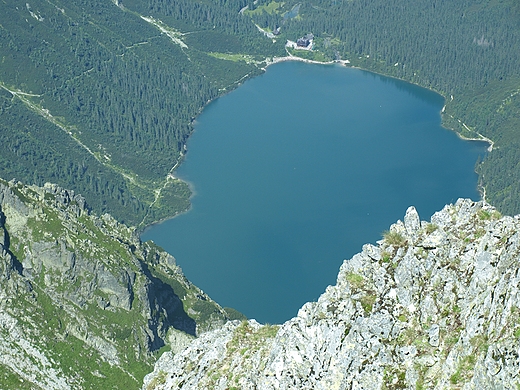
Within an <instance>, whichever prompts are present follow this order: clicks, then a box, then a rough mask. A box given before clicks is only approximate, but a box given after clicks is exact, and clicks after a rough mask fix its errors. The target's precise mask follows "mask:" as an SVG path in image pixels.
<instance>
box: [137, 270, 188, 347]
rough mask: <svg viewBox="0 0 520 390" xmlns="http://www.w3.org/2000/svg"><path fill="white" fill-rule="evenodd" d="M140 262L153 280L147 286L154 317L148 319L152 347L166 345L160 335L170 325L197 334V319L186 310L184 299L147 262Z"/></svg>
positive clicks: (146, 273)
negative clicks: (153, 272)
mask: <svg viewBox="0 0 520 390" xmlns="http://www.w3.org/2000/svg"><path fill="white" fill-rule="evenodd" d="M139 263H140V264H141V268H142V270H143V273H144V274H145V275H146V276H147V277H148V279H149V280H150V282H151V283H150V284H149V285H148V286H147V290H148V302H149V304H150V309H151V312H152V318H151V319H150V320H149V321H148V325H149V327H150V329H151V330H152V332H153V335H154V339H153V341H152V343H151V344H152V345H151V346H150V349H151V350H152V351H155V350H158V349H159V348H161V347H163V346H164V345H165V344H164V340H163V339H162V338H161V336H160V335H161V334H162V335H164V334H166V331H167V330H168V328H169V327H170V326H172V327H174V328H175V329H178V330H181V331H183V332H186V333H188V334H190V335H192V336H196V323H195V320H194V319H193V318H191V317H190V316H188V314H187V313H186V312H185V311H184V307H183V305H182V301H181V300H180V298H179V297H178V296H177V295H176V294H175V292H174V291H173V288H172V287H171V286H170V285H169V284H167V283H164V282H163V281H162V280H161V279H159V278H157V277H155V276H154V275H153V274H152V272H151V271H150V268H149V267H148V265H147V264H146V263H144V262H143V261H140V262H139Z"/></svg>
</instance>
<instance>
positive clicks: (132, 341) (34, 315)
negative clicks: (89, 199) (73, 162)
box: [0, 180, 239, 389]
mask: <svg viewBox="0 0 520 390" xmlns="http://www.w3.org/2000/svg"><path fill="white" fill-rule="evenodd" d="M236 316H239V315H238V314H237V313H234V312H232V311H231V310H230V311H229V312H227V311H226V310H224V309H222V308H221V307H220V306H219V305H218V304H216V303H215V302H213V301H212V300H211V299H210V298H209V297H208V296H207V295H206V294H205V293H204V292H202V291H201V290H199V289H198V288H197V287H195V286H194V285H192V284H191V283H190V282H189V281H188V280H187V279H186V278H185V277H184V275H183V274H182V271H181V270H180V268H179V267H178V266H177V265H176V264H175V259H174V258H173V257H172V256H170V255H169V254H167V253H165V252H164V251H162V249H160V248H159V247H157V246H155V245H154V244H153V243H152V242H146V243H142V242H141V241H140V240H139V237H138V235H137V233H136V231H135V229H133V228H130V227H127V226H124V225H122V224H119V223H118V222H116V221H115V220H114V219H113V218H112V217H111V216H109V215H103V216H101V217H97V216H95V215H92V214H91V213H90V212H89V209H88V206H87V204H86V202H85V199H84V198H83V197H81V196H80V195H77V194H75V193H74V192H73V191H67V190H64V189H62V188H59V187H57V186H55V185H51V184H47V185H45V186H44V187H36V186H24V185H22V184H21V183H19V182H16V181H11V182H6V181H3V180H0V388H5V389H7V388H30V389H34V388H41V389H71V388H77V389H87V388H92V389H100V388H125V389H131V388H139V387H140V385H141V383H142V377H143V376H144V374H145V373H147V372H149V371H150V370H151V368H152V365H153V363H154V361H155V360H156V358H157V356H158V352H159V350H161V351H163V350H165V349H167V348H168V346H169V345H172V348H174V350H176V349H179V348H182V347H183V346H184V345H185V344H186V343H187V342H188V341H189V340H190V339H191V338H193V337H194V336H196V335H198V334H200V333H202V332H204V331H207V330H209V329H211V328H213V327H216V326H220V325H222V324H223V323H224V322H226V321H227V320H228V319H229V318H231V317H232V318H235V317H236ZM161 348H162V349H161Z"/></svg>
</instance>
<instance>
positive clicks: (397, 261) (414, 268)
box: [143, 200, 520, 390]
mask: <svg viewBox="0 0 520 390" xmlns="http://www.w3.org/2000/svg"><path fill="white" fill-rule="evenodd" d="M519 246H520V218H519V217H514V218H513V217H501V216H500V215H499V214H498V213H497V212H496V211H495V210H494V209H493V208H492V207H491V206H489V205H487V204H484V203H482V202H472V201H470V200H459V201H458V202H457V203H456V204H455V205H450V206H446V207H445V208H444V209H443V210H442V211H440V212H438V213H436V214H435V215H434V216H433V217H432V218H431V222H430V223H426V222H421V221H420V219H419V216H418V214H417V212H416V211H415V209H414V208H409V209H408V210H407V212H406V215H405V218H404V222H401V221H398V222H397V223H396V224H394V225H392V226H391V228H390V230H389V232H387V233H386V234H385V235H384V239H383V240H381V241H379V242H378V245H377V246H373V245H365V246H364V247H363V250H362V252H361V253H359V254H357V255H355V256H354V257H353V258H352V259H350V260H347V261H345V262H344V263H343V265H342V266H341V269H340V272H339V275H338V279H337V284H336V285H335V286H329V287H328V288H327V289H326V291H325V293H324V294H323V295H322V296H321V297H320V298H319V299H318V301H317V302H310V303H307V304H305V305H304V306H303V307H302V308H301V309H300V311H299V313H298V316H297V317H295V318H293V319H291V320H289V321H287V322H286V323H284V324H283V325H281V326H279V327H278V326H262V325H260V324H258V323H256V322H255V321H249V322H239V321H235V322H231V323H228V324H227V325H225V326H224V327H223V328H221V329H219V330H216V331H213V332H210V333H206V334H204V335H202V336H201V337H200V338H198V339H196V340H194V341H193V342H192V343H191V344H190V345H189V347H188V348H187V349H185V350H184V351H183V352H181V353H178V354H176V355H174V354H172V353H165V354H163V355H162V357H161V358H160V360H159V361H158V363H157V364H156V367H155V371H154V372H153V373H152V374H150V375H148V376H147V377H146V378H145V382H144V386H143V389H147V390H150V389H181V388H182V389H204V388H208V389H233V388H234V389H324V390H325V389H327V390H330V389H432V388H435V389H444V388H463V389H517V388H518V387H519V386H520V375H519V373H520V359H519V354H520V343H519V338H520V292H519V291H520V290H519V288H520V272H519V269H520V261H519V259H520V256H519V254H520V248H519Z"/></svg>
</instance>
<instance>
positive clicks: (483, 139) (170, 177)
mask: <svg viewBox="0 0 520 390" xmlns="http://www.w3.org/2000/svg"><path fill="white" fill-rule="evenodd" d="M287 61H299V62H304V63H308V64H316V65H335V64H338V65H341V66H343V67H350V68H354V69H360V70H364V71H366V72H371V73H374V74H378V75H381V76H384V77H390V78H394V79H396V80H400V81H404V82H407V83H410V84H413V85H417V86H419V87H421V88H426V87H424V86H422V85H420V84H417V83H413V82H410V81H408V80H403V79H400V78H398V77H394V76H390V75H386V74H384V73H379V72H374V71H372V70H369V69H364V68H361V67H358V66H353V65H352V64H351V62H350V61H349V60H331V61H327V62H323V61H316V60H310V59H307V58H302V57H298V56H295V55H292V54H290V53H289V52H287V56H285V57H266V58H265V60H264V61H259V62H258V63H257V65H258V68H259V69H261V70H262V71H264V72H265V71H266V70H267V68H268V67H269V66H271V65H274V64H277V63H281V62H287ZM262 62H265V66H260V64H261V63H262ZM248 76H249V74H247V75H245V76H244V77H243V78H242V79H240V80H239V81H238V82H237V83H236V84H235V88H233V89H232V90H230V91H226V93H224V94H222V95H220V96H218V97H216V98H214V99H211V100H209V101H207V102H206V104H205V105H204V106H203V107H201V108H200V110H199V114H198V115H200V114H201V113H202V111H203V110H204V108H205V107H207V105H208V104H209V103H211V102H212V101H214V100H216V99H218V98H220V97H222V96H224V95H226V94H227V93H229V92H232V91H233V90H234V89H236V88H238V87H239V86H240V85H241V83H240V82H241V81H242V80H244V79H245V78H247V77H248ZM426 89H428V90H430V91H433V92H435V93H437V94H439V95H440V96H442V97H443V98H444V99H445V100H447V98H446V97H445V96H444V95H442V94H441V93H439V92H438V91H435V90H433V89H430V88H426ZM445 108H446V105H444V106H443V108H442V110H441V111H440V114H441V117H442V115H443V113H444V109H445ZM198 115H197V116H198ZM450 116H451V115H450ZM452 119H455V118H453V117H452ZM194 120H195V118H194ZM194 120H193V121H194ZM193 121H192V122H193ZM457 121H458V122H459V123H460V124H461V126H463V127H464V128H466V129H467V130H468V131H470V132H473V133H475V134H477V135H478V136H479V137H480V138H469V137H466V136H464V135H462V134H461V133H460V132H458V131H456V130H455V129H453V128H449V127H445V128H446V129H447V130H450V131H453V132H455V134H457V136H458V137H459V138H460V139H462V140H464V141H479V142H487V143H488V144H489V147H488V148H487V151H488V152H492V151H493V148H494V144H495V143H494V141H493V140H491V139H489V138H487V137H485V136H483V135H482V134H480V133H478V132H476V131H474V130H471V129H470V128H469V127H468V126H467V125H466V124H465V123H463V122H462V121H461V120H460V119H457ZM441 125H442V124H441ZM443 127H444V126H443ZM183 161H184V155H182V156H181V158H180V159H179V160H178V161H177V162H176V164H175V165H174V166H173V167H172V168H171V169H170V171H169V173H168V175H167V178H166V181H168V180H180V181H183V182H185V183H186V184H188V187H189V188H190V191H191V195H190V198H189V199H190V200H191V198H192V197H193V196H194V195H195V191H193V185H192V183H189V182H187V181H184V180H182V179H180V178H179V177H177V176H176V175H175V173H174V172H175V170H176V169H177V168H178V167H179V166H180V165H181V164H182V162H183ZM479 187H480V186H479ZM478 191H479V192H480V194H481V197H482V199H483V200H484V201H485V193H486V191H485V188H483V187H482V188H478ZM192 208H193V205H192V204H191V201H190V206H189V207H188V208H187V209H186V210H183V211H179V212H177V213H176V214H174V215H172V216H168V217H165V218H162V219H160V220H158V221H154V222H152V223H151V224H149V225H146V226H145V227H144V229H142V230H141V229H140V228H139V226H138V227H137V229H138V231H140V233H139V236H141V235H142V234H144V233H145V232H146V231H147V230H148V229H150V228H151V227H153V226H155V225H158V224H161V223H163V222H166V221H168V220H170V219H173V218H176V217H178V216H179V215H182V214H185V213H188V212H189V211H190V210H191V209H192Z"/></svg>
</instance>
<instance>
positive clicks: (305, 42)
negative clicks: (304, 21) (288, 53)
mask: <svg viewBox="0 0 520 390" xmlns="http://www.w3.org/2000/svg"><path fill="white" fill-rule="evenodd" d="M313 39H314V35H313V34H307V35H305V36H304V37H301V38H298V40H297V41H296V46H298V47H309V45H311V44H312V40H313Z"/></svg>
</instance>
